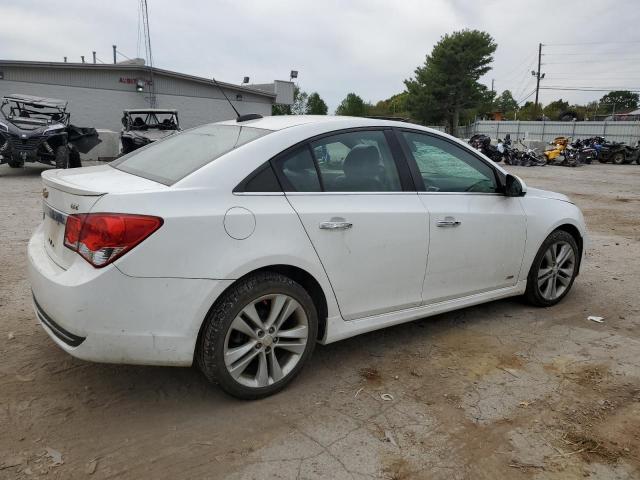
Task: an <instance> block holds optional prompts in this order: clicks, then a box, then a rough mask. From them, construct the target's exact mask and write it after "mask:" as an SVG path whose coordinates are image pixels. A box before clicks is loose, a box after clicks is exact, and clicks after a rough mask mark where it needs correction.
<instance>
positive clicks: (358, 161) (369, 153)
mask: <svg viewBox="0 0 640 480" xmlns="http://www.w3.org/2000/svg"><path fill="white" fill-rule="evenodd" d="M311 148H312V149H313V154H314V155H315V157H316V160H317V162H318V169H319V170H320V176H321V177H322V184H323V186H324V190H325V191H327V192H398V191H401V190H402V188H401V186H400V178H399V176H398V170H397V168H396V164H395V162H394V160H393V156H392V155H391V150H390V149H389V145H388V144H387V140H386V138H385V135H384V132H381V131H358V132H349V133H341V134H338V135H332V136H330V137H324V138H322V139H320V140H318V141H315V142H313V143H312V144H311Z"/></svg>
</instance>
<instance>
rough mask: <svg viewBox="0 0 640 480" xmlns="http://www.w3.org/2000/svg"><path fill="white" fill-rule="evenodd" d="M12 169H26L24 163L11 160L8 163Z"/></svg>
mask: <svg viewBox="0 0 640 480" xmlns="http://www.w3.org/2000/svg"><path fill="white" fill-rule="evenodd" d="M7 163H8V164H9V166H10V167H11V168H22V167H24V163H22V162H21V161H19V160H9V161H8V162H7Z"/></svg>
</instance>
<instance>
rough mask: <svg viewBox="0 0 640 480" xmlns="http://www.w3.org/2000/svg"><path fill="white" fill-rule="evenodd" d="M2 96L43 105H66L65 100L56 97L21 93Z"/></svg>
mask: <svg viewBox="0 0 640 480" xmlns="http://www.w3.org/2000/svg"><path fill="white" fill-rule="evenodd" d="M2 98H4V99H7V100H14V101H16V102H22V103H29V104H36V105H42V106H44V107H52V108H65V107H66V106H67V101H66V100H58V99H57V98H45V97H36V96H34V95H23V94H21V93H14V94H11V95H4V96H3V97H2Z"/></svg>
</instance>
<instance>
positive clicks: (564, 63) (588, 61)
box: [542, 56, 640, 65]
mask: <svg viewBox="0 0 640 480" xmlns="http://www.w3.org/2000/svg"><path fill="white" fill-rule="evenodd" d="M629 58H630V57H629ZM633 58H640V56H634V57H633ZM619 61H620V60H619V59H618V58H598V59H591V60H570V61H567V62H544V63H543V64H542V65H568V64H576V63H594V62H598V63H610V62H619Z"/></svg>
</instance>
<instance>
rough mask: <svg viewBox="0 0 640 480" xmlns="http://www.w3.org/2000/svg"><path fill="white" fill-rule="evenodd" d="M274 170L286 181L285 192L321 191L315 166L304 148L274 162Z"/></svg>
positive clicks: (307, 150)
mask: <svg viewBox="0 0 640 480" xmlns="http://www.w3.org/2000/svg"><path fill="white" fill-rule="evenodd" d="M276 168H277V169H278V171H280V172H281V174H282V176H283V177H284V180H285V181H286V182H285V184H284V185H283V187H284V190H285V191H287V192H319V191H320V190H321V188H320V181H319V180H318V173H317V171H316V166H315V165H314V163H313V158H312V157H311V153H310V152H309V149H308V148H307V147H306V146H305V147H302V148H301V149H299V150H296V151H295V152H292V153H289V154H288V155H285V156H283V157H280V158H279V159H278V160H277V161H276Z"/></svg>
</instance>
